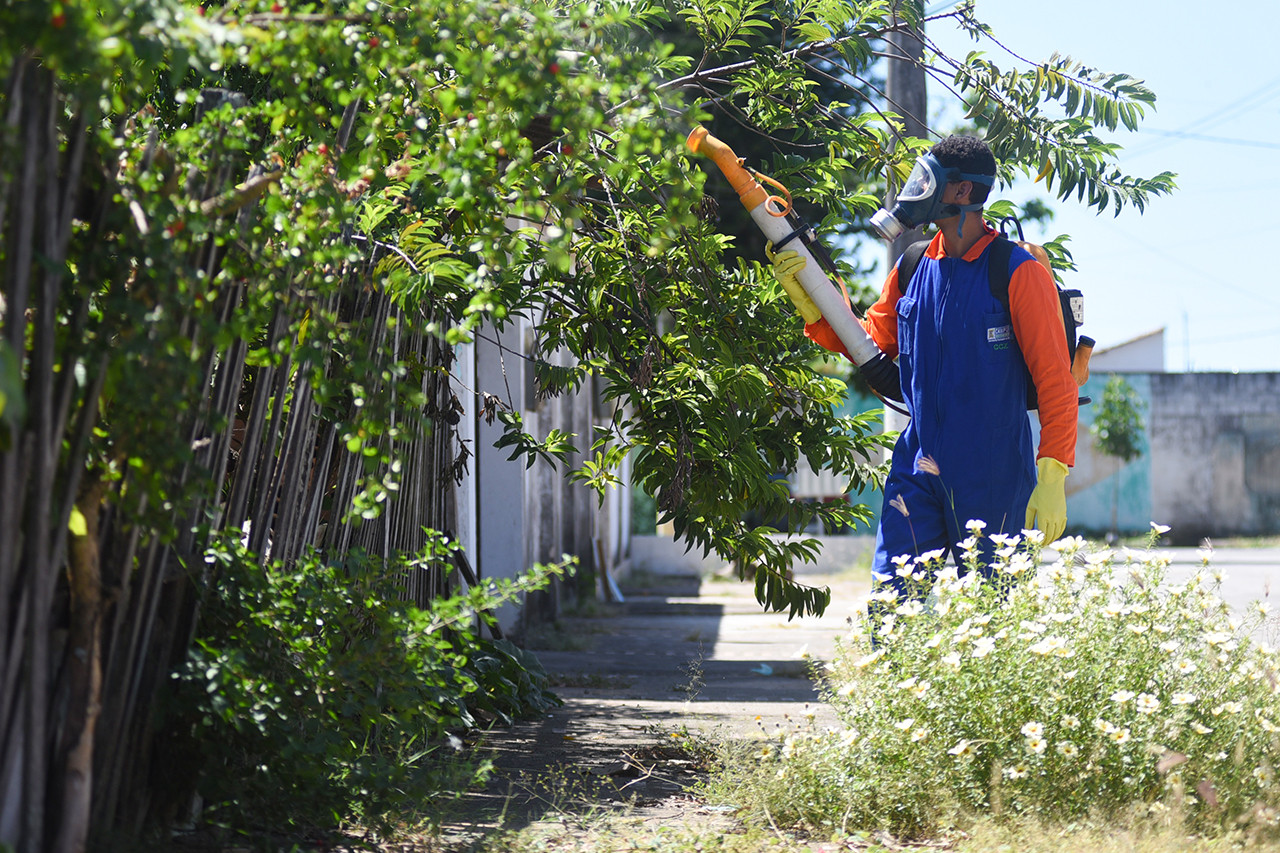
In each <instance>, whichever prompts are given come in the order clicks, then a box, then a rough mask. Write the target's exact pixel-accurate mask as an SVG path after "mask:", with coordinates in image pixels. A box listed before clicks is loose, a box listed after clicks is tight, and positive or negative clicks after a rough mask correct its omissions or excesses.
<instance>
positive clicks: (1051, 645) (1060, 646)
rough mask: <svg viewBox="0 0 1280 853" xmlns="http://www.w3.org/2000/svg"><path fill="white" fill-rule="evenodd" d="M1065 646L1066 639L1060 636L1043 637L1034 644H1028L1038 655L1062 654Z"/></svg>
mask: <svg viewBox="0 0 1280 853" xmlns="http://www.w3.org/2000/svg"><path fill="white" fill-rule="evenodd" d="M1066 647H1067V641H1066V640H1064V639H1063V638H1062V637H1056V636H1055V637H1045V638H1044V639H1043V640H1041V641H1040V642H1038V643H1036V644H1035V645H1034V646H1028V648H1029V649H1030V651H1032V652H1034V653H1035V654H1038V655H1054V654H1056V655H1062V653H1063V651H1064V650H1065V649H1066Z"/></svg>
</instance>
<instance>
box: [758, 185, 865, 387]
mask: <svg viewBox="0 0 1280 853" xmlns="http://www.w3.org/2000/svg"><path fill="white" fill-rule="evenodd" d="M770 204H776V202H771V201H765V202H761V203H760V204H757V205H756V206H755V207H753V208H751V210H750V211H749V212H750V214H751V219H752V220H753V221H754V222H755V223H756V225H757V226H758V227H759V228H760V231H761V232H762V233H763V234H764V236H765V237H767V238H768V239H769V241H770V242H771V243H774V244H776V243H777V242H778V241H779V240H781V239H782V238H784V237H786V236H787V235H788V234H790V233H791V229H792V226H791V225H790V223H789V222H788V221H787V219H786V218H785V217H782V216H774V215H773V214H771V213H769V211H768V210H766V207H768V206H769V205H770ZM782 248H783V249H789V250H792V251H795V252H797V253H799V254H800V256H801V257H803V258H804V259H805V260H806V261H807V262H808V263H806V264H805V267H804V269H802V270H801V271H800V274H799V276H798V278H799V279H800V286H801V287H803V288H804V289H805V292H806V293H808V294H809V298H810V299H812V300H813V304H814V305H816V306H818V310H819V311H821V312H822V316H823V317H824V318H825V319H826V321H827V323H828V324H830V326H831V329H832V331H834V332H835V333H836V337H838V338H840V342H841V343H842V344H844V348H845V350H846V351H847V352H848V353H849V357H850V358H852V359H853V363H854V364H856V365H858V366H859V367H861V366H862V365H864V364H866V363H867V362H868V361H870V360H871V359H873V358H875V357H876V356H877V355H879V354H880V349H879V348H878V347H877V346H876V345H875V342H874V341H872V340H871V337H870V336H869V335H868V334H867V330H866V329H864V328H862V324H861V323H859V322H858V318H857V317H855V316H854V315H853V311H852V310H851V309H850V308H849V306H848V305H846V304H845V301H844V294H842V293H841V292H840V289H839V288H837V287H836V286H835V284H833V283H832V281H831V279H830V278H828V277H827V274H826V272H824V271H823V269H822V267H821V266H820V265H819V264H818V260H817V258H815V257H814V256H813V255H812V254H811V253H810V252H809V249H808V247H806V246H805V245H804V242H803V241H801V240H800V239H799V238H797V239H795V240H792V241H791V242H790V243H787V245H785V246H783V247H782Z"/></svg>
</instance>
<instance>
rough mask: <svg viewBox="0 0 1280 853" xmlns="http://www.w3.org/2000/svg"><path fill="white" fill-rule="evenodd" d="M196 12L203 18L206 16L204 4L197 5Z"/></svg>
mask: <svg viewBox="0 0 1280 853" xmlns="http://www.w3.org/2000/svg"><path fill="white" fill-rule="evenodd" d="M196 14H197V15H199V16H200V17H202V18H203V17H204V7H203V6H197V7H196Z"/></svg>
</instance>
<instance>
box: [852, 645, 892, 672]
mask: <svg viewBox="0 0 1280 853" xmlns="http://www.w3.org/2000/svg"><path fill="white" fill-rule="evenodd" d="M882 657H884V649H876V650H875V651H874V652H872V653H871V654H869V655H867V656H866V657H863V658H860V659H859V660H858V661H857V662H856V663H854V665H853V666H854V668H855V669H866V668H867V667H869V666H871V664H873V663H875V662H876V661H878V660H880V658H882Z"/></svg>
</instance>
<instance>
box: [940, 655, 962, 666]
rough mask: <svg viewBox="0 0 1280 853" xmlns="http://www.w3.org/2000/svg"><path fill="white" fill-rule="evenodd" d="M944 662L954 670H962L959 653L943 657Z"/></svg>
mask: <svg viewBox="0 0 1280 853" xmlns="http://www.w3.org/2000/svg"><path fill="white" fill-rule="evenodd" d="M942 662H943V663H945V664H946V665H947V666H949V667H951V668H952V669H959V668H960V653H959V652H952V653H951V654H949V655H943V657H942Z"/></svg>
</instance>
